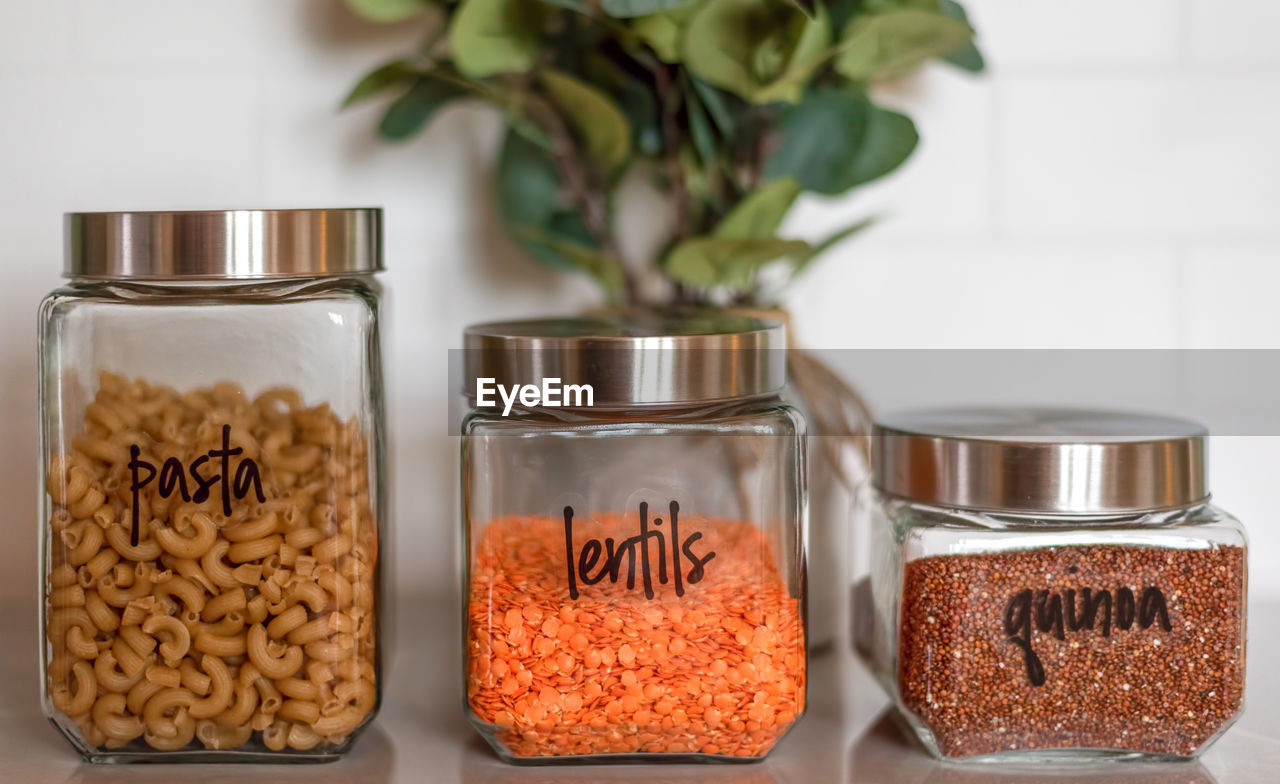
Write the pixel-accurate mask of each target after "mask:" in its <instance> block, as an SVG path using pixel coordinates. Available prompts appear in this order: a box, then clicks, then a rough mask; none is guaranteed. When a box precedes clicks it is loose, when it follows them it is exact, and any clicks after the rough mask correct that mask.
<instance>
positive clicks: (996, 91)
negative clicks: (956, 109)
mask: <svg viewBox="0 0 1280 784" xmlns="http://www.w3.org/2000/svg"><path fill="white" fill-rule="evenodd" d="M1003 123H1004V85H1003V82H1002V81H1001V76H1000V74H999V73H998V72H997V73H996V74H994V75H992V77H991V98H990V101H989V102H988V104H987V221H988V224H989V225H988V226H987V236H988V237H989V238H991V239H994V240H999V239H1002V238H1003V237H1004V235H1005V224H1004V203H1005V195H1006V194H1005V182H1004V176H1003V175H1004V165H1003V158H1002V157H1001V155H1002V147H1003V142H1004V138H1005V137H1004V125H1003Z"/></svg>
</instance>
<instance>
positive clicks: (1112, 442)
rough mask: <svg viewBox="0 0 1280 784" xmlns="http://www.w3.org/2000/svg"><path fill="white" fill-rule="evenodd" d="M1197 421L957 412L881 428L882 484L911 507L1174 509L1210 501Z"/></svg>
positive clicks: (1110, 414)
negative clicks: (914, 503) (908, 502)
mask: <svg viewBox="0 0 1280 784" xmlns="http://www.w3.org/2000/svg"><path fill="white" fill-rule="evenodd" d="M1207 435H1208V431H1207V430H1205V428H1204V427H1203V426H1201V425H1199V424H1198V423H1196V422H1192V421H1190V420H1187V419H1181V418H1176V417H1163V416H1154V415H1150V414H1140V413H1132V412H1122V411H1105V410H1090V409H1070V408H951V409H932V410H924V411H916V412H909V413H906V414H902V415H898V416H894V417H889V418H885V419H882V420H881V421H880V422H879V423H878V424H877V425H876V431H875V439H874V440H875V443H874V445H873V447H874V452H875V460H874V463H875V469H874V479H873V481H874V483H875V485H876V486H877V487H878V488H879V489H881V490H882V491H883V492H885V493H886V494H888V495H892V496H896V497H899V498H903V499H906V500H910V501H918V502H924V503H930V504H937V505H939V506H947V507H955V508H961V509H971V510H975V511H988V512H1004V513H1011V514H1019V513H1029V514H1045V515H1055V514H1056V515H1072V514H1080V515H1087V514H1109V513H1124V512H1140V511H1147V510H1157V509H1172V508H1178V507H1185V506H1191V505H1194V504H1197V503H1202V502H1204V501H1205V500H1207V498H1208V496H1209V493H1208V490H1207V488H1206V484H1205V437H1206V436H1207Z"/></svg>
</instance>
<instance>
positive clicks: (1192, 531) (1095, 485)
mask: <svg viewBox="0 0 1280 784" xmlns="http://www.w3.org/2000/svg"><path fill="white" fill-rule="evenodd" d="M1205 436H1206V433H1205V431H1204V430H1203V428H1201V427H1200V426H1199V425H1196V424H1195V423H1192V422H1187V421H1184V420H1180V419H1169V418H1163V417H1154V416H1140V415H1130V414H1121V413H1110V412H1095V411H1075V410H1054V409H1029V410H1002V409H954V410H940V411H925V412H919V413H915V414H909V415H904V416H901V417H897V418H893V419H888V420H885V421H882V422H881V423H880V424H879V426H878V428H877V436H876V438H875V456H876V459H875V474H874V486H872V487H869V488H867V490H866V492H865V496H864V498H863V499H862V503H861V508H862V512H861V514H862V516H863V517H864V519H865V523H866V524H868V525H869V526H870V529H871V540H872V541H873V542H874V545H873V547H874V553H873V561H874V567H873V568H872V571H871V574H870V575H869V576H867V577H866V578H865V579H864V580H862V581H861V582H860V583H859V584H858V585H857V586H856V587H855V594H856V595H857V596H858V597H859V600H858V601H856V602H855V604H856V605H858V606H859V607H860V608H861V610H862V612H864V613H866V615H865V617H862V618H858V619H856V620H855V629H856V630H857V637H858V640H857V646H858V648H859V651H860V652H861V653H862V654H863V655H864V657H865V658H867V660H868V661H869V663H870V665H871V668H872V669H873V671H874V672H875V674H876V675H877V677H878V679H879V680H880V682H881V683H882V684H883V686H884V687H885V689H886V690H887V691H888V693H889V695H890V697H891V698H892V699H893V700H894V702H895V703H896V705H897V707H898V709H899V710H900V711H901V713H902V714H903V716H905V718H906V720H907V722H908V723H909V724H910V726H911V727H912V728H913V729H914V730H915V733H916V735H918V736H919V738H920V740H921V741H923V743H924V745H925V746H926V747H928V749H929V750H930V751H931V752H932V753H933V754H935V755H937V756H939V757H942V758H947V759H955V760H974V759H978V760H1010V761H1028V760H1031V761H1036V760H1044V759H1055V760H1091V759H1097V758H1153V759H1170V758H1188V757H1194V756H1196V755H1198V754H1199V753H1200V752H1201V751H1203V750H1204V749H1205V747H1206V746H1208V745H1209V744H1210V743H1211V742H1212V741H1213V740H1214V739H1215V738H1217V736H1218V735H1219V734H1220V733H1222V732H1223V731H1224V730H1225V729H1226V728H1227V727H1228V726H1229V725H1230V724H1231V723H1232V722H1234V721H1235V719H1236V718H1237V717H1238V716H1239V714H1240V711H1241V702H1242V697H1243V693H1244V646H1245V585H1246V574H1245V569H1246V566H1245V546H1246V542H1245V534H1244V529H1243V528H1242V527H1241V525H1240V523H1239V522H1238V521H1237V520H1236V519H1235V518H1233V517H1231V516H1230V515H1229V514H1227V513H1226V512H1223V511H1222V510H1220V509H1218V508H1217V507H1215V506H1213V505H1211V504H1210V503H1209V500H1208V498H1209V497H1208V493H1207V492H1206V489H1205V479H1204V476H1205V460H1204V442H1205Z"/></svg>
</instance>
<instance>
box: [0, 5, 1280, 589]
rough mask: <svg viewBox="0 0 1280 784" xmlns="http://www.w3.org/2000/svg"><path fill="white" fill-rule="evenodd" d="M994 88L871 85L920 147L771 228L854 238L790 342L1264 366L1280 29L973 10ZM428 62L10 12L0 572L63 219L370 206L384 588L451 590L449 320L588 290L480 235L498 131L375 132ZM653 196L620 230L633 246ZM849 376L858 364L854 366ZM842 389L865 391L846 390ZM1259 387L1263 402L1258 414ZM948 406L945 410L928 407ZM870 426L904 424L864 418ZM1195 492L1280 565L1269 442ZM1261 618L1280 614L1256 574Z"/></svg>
mask: <svg viewBox="0 0 1280 784" xmlns="http://www.w3.org/2000/svg"><path fill="white" fill-rule="evenodd" d="M966 5H967V7H968V10H969V12H970V16H971V18H972V21H973V23H974V26H975V27H976V28H977V29H978V31H979V35H980V42H981V45H982V48H983V50H984V52H985V54H986V56H987V59H988V62H989V70H988V73H987V74H986V75H985V76H982V77H972V76H969V75H967V74H964V73H961V72H959V71H956V70H954V69H948V68H945V67H944V66H929V67H927V68H926V70H925V71H924V73H923V74H922V75H920V76H918V77H915V78H911V79H909V80H906V81H903V82H899V83H895V84H892V85H890V86H888V87H886V88H881V89H878V90H877V94H876V97H877V99H878V100H879V101H881V102H882V103H883V104H885V105H888V106H891V107H894V108H898V109H900V110H902V111H906V112H908V113H909V114H910V115H911V116H912V117H913V118H914V119H915V120H916V122H917V124H918V126H919V129H920V133H921V137H922V141H921V146H920V149H919V151H918V153H917V154H916V155H915V156H914V157H913V158H912V159H911V160H910V161H909V162H908V164H907V165H906V166H905V167H904V169H903V170H902V171H900V172H898V173H897V174H895V175H894V176H892V177H889V178H887V179H886V180H884V181H881V182H878V183H875V184H872V185H870V186H867V187H865V188H861V189H859V190H858V191H857V193H856V195H855V196H853V197H852V198H850V199H841V200H835V201H822V200H819V199H814V198H809V197H805V200H804V201H803V202H802V203H801V205H800V207H799V209H797V210H796V211H795V212H794V213H793V215H792V217H791V219H790V223H789V224H788V228H790V229H791V230H792V231H793V232H794V233H795V234H798V235H801V236H818V235H820V234H823V233H825V232H826V231H827V230H829V229H831V228H833V227H836V226H838V225H842V224H844V223H847V222H848V220H849V219H850V218H852V217H858V216H862V215H866V214H872V213H875V214H879V215H881V216H883V220H882V221H881V223H880V224H879V225H878V226H876V227H875V228H874V229H873V230H871V231H869V232H867V233H866V234H864V235H862V236H860V237H859V238H858V239H856V240H854V241H851V242H849V243H847V244H845V245H842V246H841V247H840V248H838V249H836V250H835V251H833V252H832V254H831V255H830V257H828V258H824V259H823V260H822V261H821V263H820V264H818V265H817V266H816V267H815V269H814V270H812V272H811V273H809V274H807V276H806V277H805V278H803V279H802V280H801V281H800V283H799V284H798V285H797V286H796V287H795V288H793V289H792V290H790V291H789V292H788V295H787V297H786V300H785V304H786V305H787V306H788V307H789V308H790V309H791V311H792V314H793V317H794V327H795V330H796V332H797V335H798V337H799V340H800V341H801V342H802V343H803V344H804V345H806V346H808V347H810V348H815V349H841V348H862V349H869V348H947V349H975V348H986V349H991V348H1032V349H1039V348H1093V349H1112V348H1153V349H1175V348H1259V349H1266V348H1280V308H1277V307H1276V303H1275V297H1276V292H1277V291H1278V290H1280V266H1278V265H1277V264H1276V262H1277V260H1280V259H1278V258H1277V250H1278V249H1280V222H1277V219H1276V215H1277V212H1278V211H1280V189H1278V187H1277V182H1280V154H1277V152H1276V147H1275V145H1276V139H1277V138H1280V78H1277V77H1278V76H1280V46H1276V45H1275V43H1276V41H1275V34H1274V30H1275V29H1276V25H1280V4H1277V3H1274V2H1269V1H1268V0H1122V1H1120V2H1117V1H1116V0H1108V1H1106V2H1104V1H1103V0H1074V2H1061V0H969V2H968V3H967V4H966ZM420 37H421V28H420V25H419V24H418V23H417V22H409V23H404V24H397V25H373V24H370V23H368V22H364V21H361V20H359V19H357V18H356V17H355V16H353V15H352V14H350V12H348V11H347V9H346V7H345V6H344V5H343V4H342V3H341V2H340V0H271V2H263V0H219V1H218V2H188V1H186V0H183V1H178V0H112V2H109V3H104V2H90V1H89V0H41V2H5V3H3V4H0V117H2V118H3V120H0V238H2V240H0V242H2V245H0V260H2V263H3V269H4V271H5V273H6V276H5V279H4V282H3V286H0V330H3V333H2V334H3V336H4V341H3V343H0V407H3V410H4V411H5V412H6V415H5V417H4V418H3V419H2V420H0V441H2V442H3V443H4V445H5V448H4V449H3V451H0V495H3V497H8V498H10V499H13V502H12V503H11V504H10V506H9V510H10V511H9V519H8V520H7V521H6V524H5V525H3V526H2V527H0V548H3V549H4V550H5V551H6V552H12V553H16V554H18V555H19V556H21V555H22V554H31V557H15V558H14V559H13V560H12V563H11V564H10V566H9V568H7V569H5V570H4V571H3V572H0V583H2V584H0V590H3V592H4V593H5V594H7V595H14V594H15V593H18V592H24V593H25V592H28V591H30V592H31V593H32V596H33V598H34V590H35V581H36V574H35V560H36V559H35V557H34V553H35V546H36V545H35V540H36V520H35V503H36V492H35V486H36V473H35V472H36V465H35V449H36V444H35V440H36V419H35V416H36V411H35V394H36V393H35V389H36V370H35V312H36V306H37V303H38V302H39V300H40V298H41V297H42V296H43V295H44V294H45V293H47V292H48V291H49V290H51V289H53V288H54V287H56V286H57V285H58V284H59V274H60V270H61V254H62V236H61V215H62V213H63V212H66V211H75V210H121V209H184V208H225V207H300V206H366V205H367V206H383V207H385V209H386V227H387V229H386V231H387V234H386V240H387V251H388V252H387V264H388V272H387V273H386V274H385V275H384V276H383V277H382V280H383V283H384V284H385V285H386V286H387V288H388V290H389V292H390V310H389V324H388V330H387V332H388V338H389V342H388V344H387V347H386V348H387V351H388V355H387V364H388V366H389V368H390V379H389V380H390V387H389V390H388V393H389V402H390V406H391V415H392V419H391V431H392V441H391V444H392V449H393V457H394V464H393V469H394V472H395V476H394V482H395V483H394V487H395V489H396V490H395V492H396V498H395V516H396V519H395V520H394V526H395V529H396V543H397V547H396V548H395V549H394V557H395V559H396V562H397V567H398V568H397V575H398V579H399V581H400V583H401V586H402V587H403V588H404V589H405V590H407V591H413V592H423V591H430V592H444V591H456V590H457V589H456V577H455V571H454V560H455V559H454V549H453V540H454V535H455V533H454V532H455V531H456V529H457V528H458V524H457V518H456V513H455V512H454V508H455V503H456V501H455V496H456V492H455V487H456V478H455V477H456V454H457V441H456V439H455V438H453V437H451V436H450V435H449V431H448V429H447V428H448V425H447V415H446V409H447V402H448V397H449V395H450V393H451V390H449V389H448V388H447V386H446V384H445V382H444V380H443V379H444V378H445V377H446V373H445V367H446V364H447V361H448V358H447V349H449V348H456V347H458V345H459V343H460V333H461V329H462V328H463V326H464V325H466V324H468V323H471V322H477V321H481V320H486V319H494V318H507V317H514V316H525V315H536V314H551V313H567V312H573V311H575V310H578V309H581V308H584V307H588V306H591V305H593V304H595V294H594V289H593V288H592V286H591V285H590V284H589V283H588V282H587V281H585V280H579V279H567V278H564V277H562V276H560V275H558V274H556V273H553V272H551V271H548V270H545V269H543V268H540V267H536V266H534V265H532V264H530V263H528V262H527V261H526V260H525V259H523V258H521V257H520V255H519V253H518V252H517V251H516V249H515V248H514V247H513V246H512V245H510V243H509V242H508V241H507V240H506V239H505V238H504V237H503V235H502V232H501V231H500V230H498V228H497V226H496V222H495V220H494V218H493V217H492V209H491V206H490V204H491V202H490V196H489V190H488V189H489V181H490V177H489V175H490V170H491V167H492V165H493V161H494V158H495V155H496V151H497V146H498V144H499V141H500V134H501V130H502V123H501V119H500V118H499V117H497V116H495V115H493V114H492V113H490V112H488V111H486V110H484V109H480V108H472V107H469V106H465V105H461V106H456V107H451V108H448V109H446V110H445V111H444V113H443V114H442V115H441V117H440V118H438V120H437V121H435V122H434V123H433V124H432V126H431V127H430V128H429V129H428V131H427V132H426V133H425V134H423V135H421V136H419V137H417V138H415V139H414V140H413V141H410V142H407V143H403V144H399V145H392V144H388V143H385V142H381V141H378V140H377V139H376V138H375V133H374V126H375V125H376V121H377V117H378V115H379V112H380V110H381V107H380V106H378V104H377V102H375V103H374V104H370V105H368V106H361V107H359V108H357V109H353V110H349V111H345V112H339V111H338V106H339V104H340V102H341V100H342V98H343V96H344V95H345V94H346V92H347V91H348V89H349V88H350V87H351V85H352V84H354V82H355V81H356V79H357V78H358V76H359V75H360V74H362V73H364V72H366V71H368V70H369V69H370V68H371V67H373V66H374V65H377V64H379V63H381V62H384V61H386V60H387V59H388V58H389V57H390V56H393V55H394V54H395V53H397V52H400V51H408V50H410V49H411V48H412V47H413V46H414V45H415V44H416V42H417V41H418V40H419V38H420ZM651 207H652V205H648V206H646V205H645V204H644V202H643V198H641V199H640V203H639V204H638V205H637V206H636V208H635V209H634V211H633V212H631V213H629V215H628V221H630V222H632V223H633V224H634V226H636V227H639V229H638V230H639V231H643V227H644V226H645V225H646V221H647V220H649V219H650V218H649V216H648V214H647V212H646V210H647V209H648V208H651ZM851 356H856V354H855V355H851ZM846 370H850V371H851V374H852V375H853V376H854V380H855V381H857V380H858V379H857V377H856V376H857V373H856V370H857V369H856V368H852V369H850V368H846ZM1252 391H1253V392H1255V393H1256V392H1257V390H1252ZM938 392H939V395H938V397H939V399H948V398H950V399H963V391H962V390H955V389H948V387H947V386H946V385H945V383H942V382H940V383H939V389H938ZM872 402H873V403H875V404H876V405H877V407H878V408H881V409H884V408H892V407H893V405H892V404H893V400H882V399H877V398H874V397H873V400H872ZM1211 453H1212V457H1211V473H1212V476H1211V486H1212V488H1213V490H1214V492H1215V495H1216V496H1217V498H1218V500H1219V502H1220V503H1221V505H1222V506H1224V507H1225V508H1227V509H1228V510H1231V511H1232V512H1234V513H1236V514H1237V515H1238V516H1240V517H1241V518H1242V519H1243V520H1244V521H1245V524H1246V525H1247V526H1248V527H1249V529H1250V532H1251V534H1252V537H1253V540H1254V545H1255V548H1254V551H1253V562H1254V564H1255V567H1261V566H1263V565H1265V564H1267V563H1268V562H1269V561H1270V560H1272V559H1274V558H1277V557H1280V528H1277V527H1276V526H1274V525H1273V521H1272V520H1271V519H1270V518H1271V516H1272V515H1273V514H1274V511H1273V509H1272V506H1271V503H1272V500H1273V495H1272V492H1273V484H1274V480H1273V479H1272V475H1273V473H1274V472H1275V468H1276V466H1277V458H1278V457H1280V439H1278V438H1274V437H1260V436H1250V435H1247V434H1240V435H1232V436H1230V437H1220V438H1216V439H1215V440H1214V443H1213V445H1212V450H1211ZM1252 582H1253V588H1254V597H1255V598H1263V597H1267V596H1270V597H1280V572H1277V571H1276V570H1266V569H1264V568H1255V571H1254V573H1253V575H1252Z"/></svg>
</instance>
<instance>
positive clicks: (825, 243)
mask: <svg viewBox="0 0 1280 784" xmlns="http://www.w3.org/2000/svg"><path fill="white" fill-rule="evenodd" d="M875 222H876V219H875V218H863V219H862V220H860V221H858V222H857V223H855V224H853V225H851V226H846V227H844V228H843V229H840V230H839V231H837V232H835V233H834V234H831V235H829V236H828V237H826V238H825V239H823V240H822V241H821V242H819V243H818V244H817V245H814V246H813V247H811V248H810V249H809V252H808V253H806V254H804V255H802V256H800V257H799V258H797V259H796V262H795V266H793V267H792V268H791V277H793V278H794V277H795V276H797V275H799V274H800V273H801V272H803V271H804V270H805V269H806V268H808V266H809V265H810V264H812V263H813V260H814V259H816V258H817V257H819V256H821V255H822V254H824V253H826V252H827V251H828V250H831V248H833V247H835V246H836V245H838V244H840V243H841V242H844V241H845V240H847V239H848V238H850V237H852V236H853V235H855V234H860V233H861V232H862V231H864V230H865V229H867V228H870V227H871V226H873V225H875Z"/></svg>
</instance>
